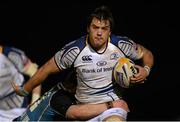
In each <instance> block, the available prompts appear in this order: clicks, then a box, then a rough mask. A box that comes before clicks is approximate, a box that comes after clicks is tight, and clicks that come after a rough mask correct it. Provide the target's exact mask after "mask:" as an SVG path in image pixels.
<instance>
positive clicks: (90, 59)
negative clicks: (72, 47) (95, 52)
mask: <svg viewBox="0 0 180 122" xmlns="http://www.w3.org/2000/svg"><path fill="white" fill-rule="evenodd" d="M82 60H83V62H92V55H85V56H83V57H82Z"/></svg>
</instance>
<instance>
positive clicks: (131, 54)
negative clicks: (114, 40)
mask: <svg viewBox="0 0 180 122" xmlns="http://www.w3.org/2000/svg"><path fill="white" fill-rule="evenodd" d="M118 47H119V48H120V49H121V50H122V51H123V53H124V54H125V55H126V56H127V57H128V58H130V59H133V60H138V59H140V58H141V57H142V55H143V52H142V50H141V48H140V46H139V45H138V44H137V43H135V42H134V41H133V40H131V39H129V38H127V37H126V38H123V39H121V40H119V42H118Z"/></svg>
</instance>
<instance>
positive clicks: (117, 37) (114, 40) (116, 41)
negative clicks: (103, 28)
mask: <svg viewBox="0 0 180 122" xmlns="http://www.w3.org/2000/svg"><path fill="white" fill-rule="evenodd" d="M110 40H111V43H112V44H115V45H118V44H119V43H129V44H133V42H132V40H131V39H130V38H129V37H127V36H120V35H114V34H112V35H111V36H110Z"/></svg>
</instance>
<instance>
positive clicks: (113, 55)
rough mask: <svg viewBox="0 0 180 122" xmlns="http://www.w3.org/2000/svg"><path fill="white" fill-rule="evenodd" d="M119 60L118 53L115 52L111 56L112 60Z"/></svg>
mask: <svg viewBox="0 0 180 122" xmlns="http://www.w3.org/2000/svg"><path fill="white" fill-rule="evenodd" d="M118 58H119V55H118V52H114V53H112V54H111V56H110V60H116V59H118Z"/></svg>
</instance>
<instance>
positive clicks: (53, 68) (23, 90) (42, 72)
mask: <svg viewBox="0 0 180 122" xmlns="http://www.w3.org/2000/svg"><path fill="white" fill-rule="evenodd" d="M57 72H60V69H59V68H58V67H57V65H56V63H55V61H54V57H52V58H51V59H50V60H49V61H47V62H46V63H45V64H44V65H43V66H41V67H40V68H39V69H38V70H37V72H36V73H35V74H34V75H33V76H32V77H31V78H30V79H29V80H28V81H27V82H26V83H25V84H24V86H23V87H20V86H17V85H16V84H15V83H14V82H12V86H13V88H14V89H15V91H16V93H17V94H19V95H21V96H26V95H28V94H29V93H30V92H31V91H32V90H33V89H34V88H35V87H36V86H38V85H40V84H41V83H42V82H43V81H44V80H45V79H46V78H47V77H48V75H50V74H52V73H57Z"/></svg>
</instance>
